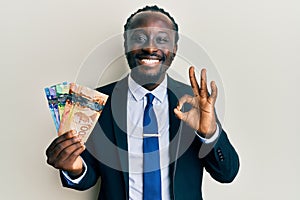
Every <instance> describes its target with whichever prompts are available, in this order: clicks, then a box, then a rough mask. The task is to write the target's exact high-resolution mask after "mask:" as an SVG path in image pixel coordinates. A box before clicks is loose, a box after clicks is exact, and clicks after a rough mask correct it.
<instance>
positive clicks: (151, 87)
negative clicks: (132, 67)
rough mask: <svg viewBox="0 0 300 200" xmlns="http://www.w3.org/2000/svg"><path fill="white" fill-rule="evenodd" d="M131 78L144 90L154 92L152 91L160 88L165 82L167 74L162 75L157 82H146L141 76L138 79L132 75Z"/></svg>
mask: <svg viewBox="0 0 300 200" xmlns="http://www.w3.org/2000/svg"><path fill="white" fill-rule="evenodd" d="M131 77H132V79H133V80H134V81H135V82H136V83H138V84H139V85H141V86H142V87H143V88H145V89H147V90H149V91H152V90H154V89H155V88H157V86H159V85H160V84H161V83H162V82H163V80H164V78H165V73H164V74H162V75H161V76H160V77H159V78H158V79H156V80H151V81H150V80H145V79H141V78H139V76H138V77H136V76H135V75H134V74H132V73H131Z"/></svg>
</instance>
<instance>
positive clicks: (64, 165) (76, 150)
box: [53, 143, 85, 170]
mask: <svg viewBox="0 0 300 200" xmlns="http://www.w3.org/2000/svg"><path fill="white" fill-rule="evenodd" d="M84 149H85V147H84V146H83V145H82V144H80V143H76V144H72V145H71V146H68V147H67V148H65V149H64V150H63V151H61V152H60V154H59V155H58V156H57V158H56V159H55V160H54V162H53V166H54V167H55V168H57V169H66V170H70V166H73V163H74V162H75V160H76V159H77V158H78V156H80V154H81V153H82V152H83V151H84Z"/></svg>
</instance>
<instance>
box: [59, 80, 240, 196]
mask: <svg viewBox="0 0 300 200" xmlns="http://www.w3.org/2000/svg"><path fill="white" fill-rule="evenodd" d="M98 90H99V91H100V92H103V93H106V94H108V95H109V96H110V97H109V99H108V101H107V103H106V105H105V108H104V110H103V112H102V114H101V116H100V118H99V124H98V125H96V127H95V129H94V131H93V132H92V134H91V135H90V137H89V139H88V141H87V143H86V146H87V150H85V151H84V152H83V153H82V155H81V156H82V158H83V159H84V161H85V162H86V164H87V173H86V175H85V176H84V178H83V179H82V181H81V182H80V183H79V184H78V185H70V184H68V182H67V181H66V180H65V178H64V177H63V176H62V183H63V185H64V186H65V187H70V188H74V189H77V190H85V189H88V188H90V187H92V186H93V185H94V184H95V183H96V182H97V180H98V178H99V177H101V187H100V192H99V199H102V200H105V199H108V200H122V199H124V200H125V199H128V193H129V189H128V154H127V148H128V147H127V135H126V130H127V129H126V125H127V121H126V116H127V92H128V81H127V78H125V79H123V80H121V81H119V82H116V83H112V84H109V85H107V86H104V87H101V88H99V89H98ZM185 94H192V91H191V87H190V86H188V85H185V84H183V83H180V82H177V81H175V80H173V79H171V78H169V77H168V100H169V119H170V129H169V132H170V134H169V135H170V147H169V155H170V160H172V161H174V162H172V163H171V164H170V165H169V176H170V182H171V185H170V190H171V191H170V193H171V194H170V195H171V198H172V199H176V200H187V199H188V200H190V199H197V200H198V199H202V192H201V185H202V177H203V169H204V168H205V169H206V171H207V172H209V173H210V175H211V176H212V177H213V178H214V179H215V180H217V181H219V182H221V183H229V182H231V181H232V180H233V179H234V178H235V176H236V174H237V172H238V169H239V159H238V155H237V153H236V151H235V150H234V148H233V146H232V145H231V144H230V142H229V140H228V138H227V135H226V133H225V132H224V130H222V128H221V126H220V124H219V127H220V135H219V138H218V140H217V141H216V142H214V143H212V144H203V143H202V142H201V141H200V139H199V138H198V137H197V136H195V133H194V130H192V129H191V128H189V127H188V126H187V125H186V124H185V123H183V122H181V121H180V120H179V119H177V118H176V117H175V115H174V112H173V109H174V108H175V107H176V105H177V101H178V99H179V98H180V97H181V96H183V95H185ZM184 109H188V107H185V108H184ZM199 152H200V153H199Z"/></svg>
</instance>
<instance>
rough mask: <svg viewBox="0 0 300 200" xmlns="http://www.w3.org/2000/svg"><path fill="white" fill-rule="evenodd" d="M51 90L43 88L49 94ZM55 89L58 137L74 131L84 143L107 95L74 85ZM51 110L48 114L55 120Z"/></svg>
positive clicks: (58, 86) (70, 84)
mask: <svg viewBox="0 0 300 200" xmlns="http://www.w3.org/2000/svg"><path fill="white" fill-rule="evenodd" d="M51 88H52V87H50V88H45V91H46V90H47V91H49V93H50V92H51ZM55 88H56V94H57V96H56V105H57V108H58V109H57V110H59V114H60V115H59V114H58V125H59V128H58V129H57V130H58V135H61V134H64V133H66V132H67V131H70V130H74V131H75V132H76V133H77V134H78V135H79V136H81V137H82V139H83V141H84V142H85V141H86V139H87V138H88V136H89V134H90V133H91V132H92V130H93V128H94V126H95V124H96V123H97V121H98V118H99V116H100V114H101V112H102V110H103V108H104V105H105V103H106V100H107V98H108V95H106V94H103V93H100V92H98V91H96V90H92V89H90V88H87V87H84V86H80V85H77V84H75V83H69V84H68V83H61V84H57V85H56V87H55ZM67 90H68V92H66V91H67ZM46 94H47V93H46ZM47 98H48V96H47ZM48 102H49V101H48ZM51 102H52V101H51ZM51 105H52V104H51ZM49 108H50V106H49ZM52 110H53V112H52V111H51V109H50V112H51V114H52V113H53V116H54V117H55V119H56V120H57V117H56V112H55V111H54V109H52ZM62 111H63V113H62V114H61V113H60V112H62ZM55 123H56V122H55ZM56 126H57V125H56Z"/></svg>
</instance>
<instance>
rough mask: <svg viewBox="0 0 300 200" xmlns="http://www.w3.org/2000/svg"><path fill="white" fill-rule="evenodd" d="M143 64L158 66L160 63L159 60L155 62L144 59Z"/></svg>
mask: <svg viewBox="0 0 300 200" xmlns="http://www.w3.org/2000/svg"><path fill="white" fill-rule="evenodd" d="M142 62H143V63H145V64H149V65H151V64H157V63H159V60H154V59H142Z"/></svg>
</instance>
